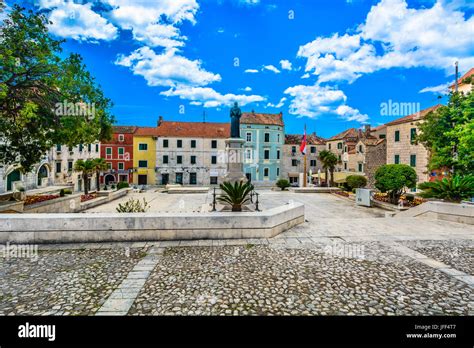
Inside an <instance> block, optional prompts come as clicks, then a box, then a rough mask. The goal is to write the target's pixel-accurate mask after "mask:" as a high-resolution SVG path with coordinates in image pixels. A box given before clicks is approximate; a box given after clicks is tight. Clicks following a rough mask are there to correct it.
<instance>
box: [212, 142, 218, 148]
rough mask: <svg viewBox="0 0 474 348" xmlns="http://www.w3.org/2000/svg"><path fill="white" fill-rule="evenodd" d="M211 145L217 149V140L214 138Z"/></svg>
mask: <svg viewBox="0 0 474 348" xmlns="http://www.w3.org/2000/svg"><path fill="white" fill-rule="evenodd" d="M211 147H212V148H213V149H217V140H212V141H211Z"/></svg>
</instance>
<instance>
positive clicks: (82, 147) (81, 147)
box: [79, 144, 84, 152]
mask: <svg viewBox="0 0 474 348" xmlns="http://www.w3.org/2000/svg"><path fill="white" fill-rule="evenodd" d="M83 149H84V145H82V144H79V152H82V150H83Z"/></svg>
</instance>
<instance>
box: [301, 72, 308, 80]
mask: <svg viewBox="0 0 474 348" xmlns="http://www.w3.org/2000/svg"><path fill="white" fill-rule="evenodd" d="M301 78H302V79H309V73H306V74H304V75H303V76H301Z"/></svg>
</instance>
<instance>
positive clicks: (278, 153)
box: [277, 150, 280, 159]
mask: <svg viewBox="0 0 474 348" xmlns="http://www.w3.org/2000/svg"><path fill="white" fill-rule="evenodd" d="M277 159H280V150H277Z"/></svg>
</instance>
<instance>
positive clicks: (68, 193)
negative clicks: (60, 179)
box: [64, 189, 72, 195]
mask: <svg viewBox="0 0 474 348" xmlns="http://www.w3.org/2000/svg"><path fill="white" fill-rule="evenodd" d="M64 194H65V195H71V194H72V191H71V190H69V189H65V190H64Z"/></svg>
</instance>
